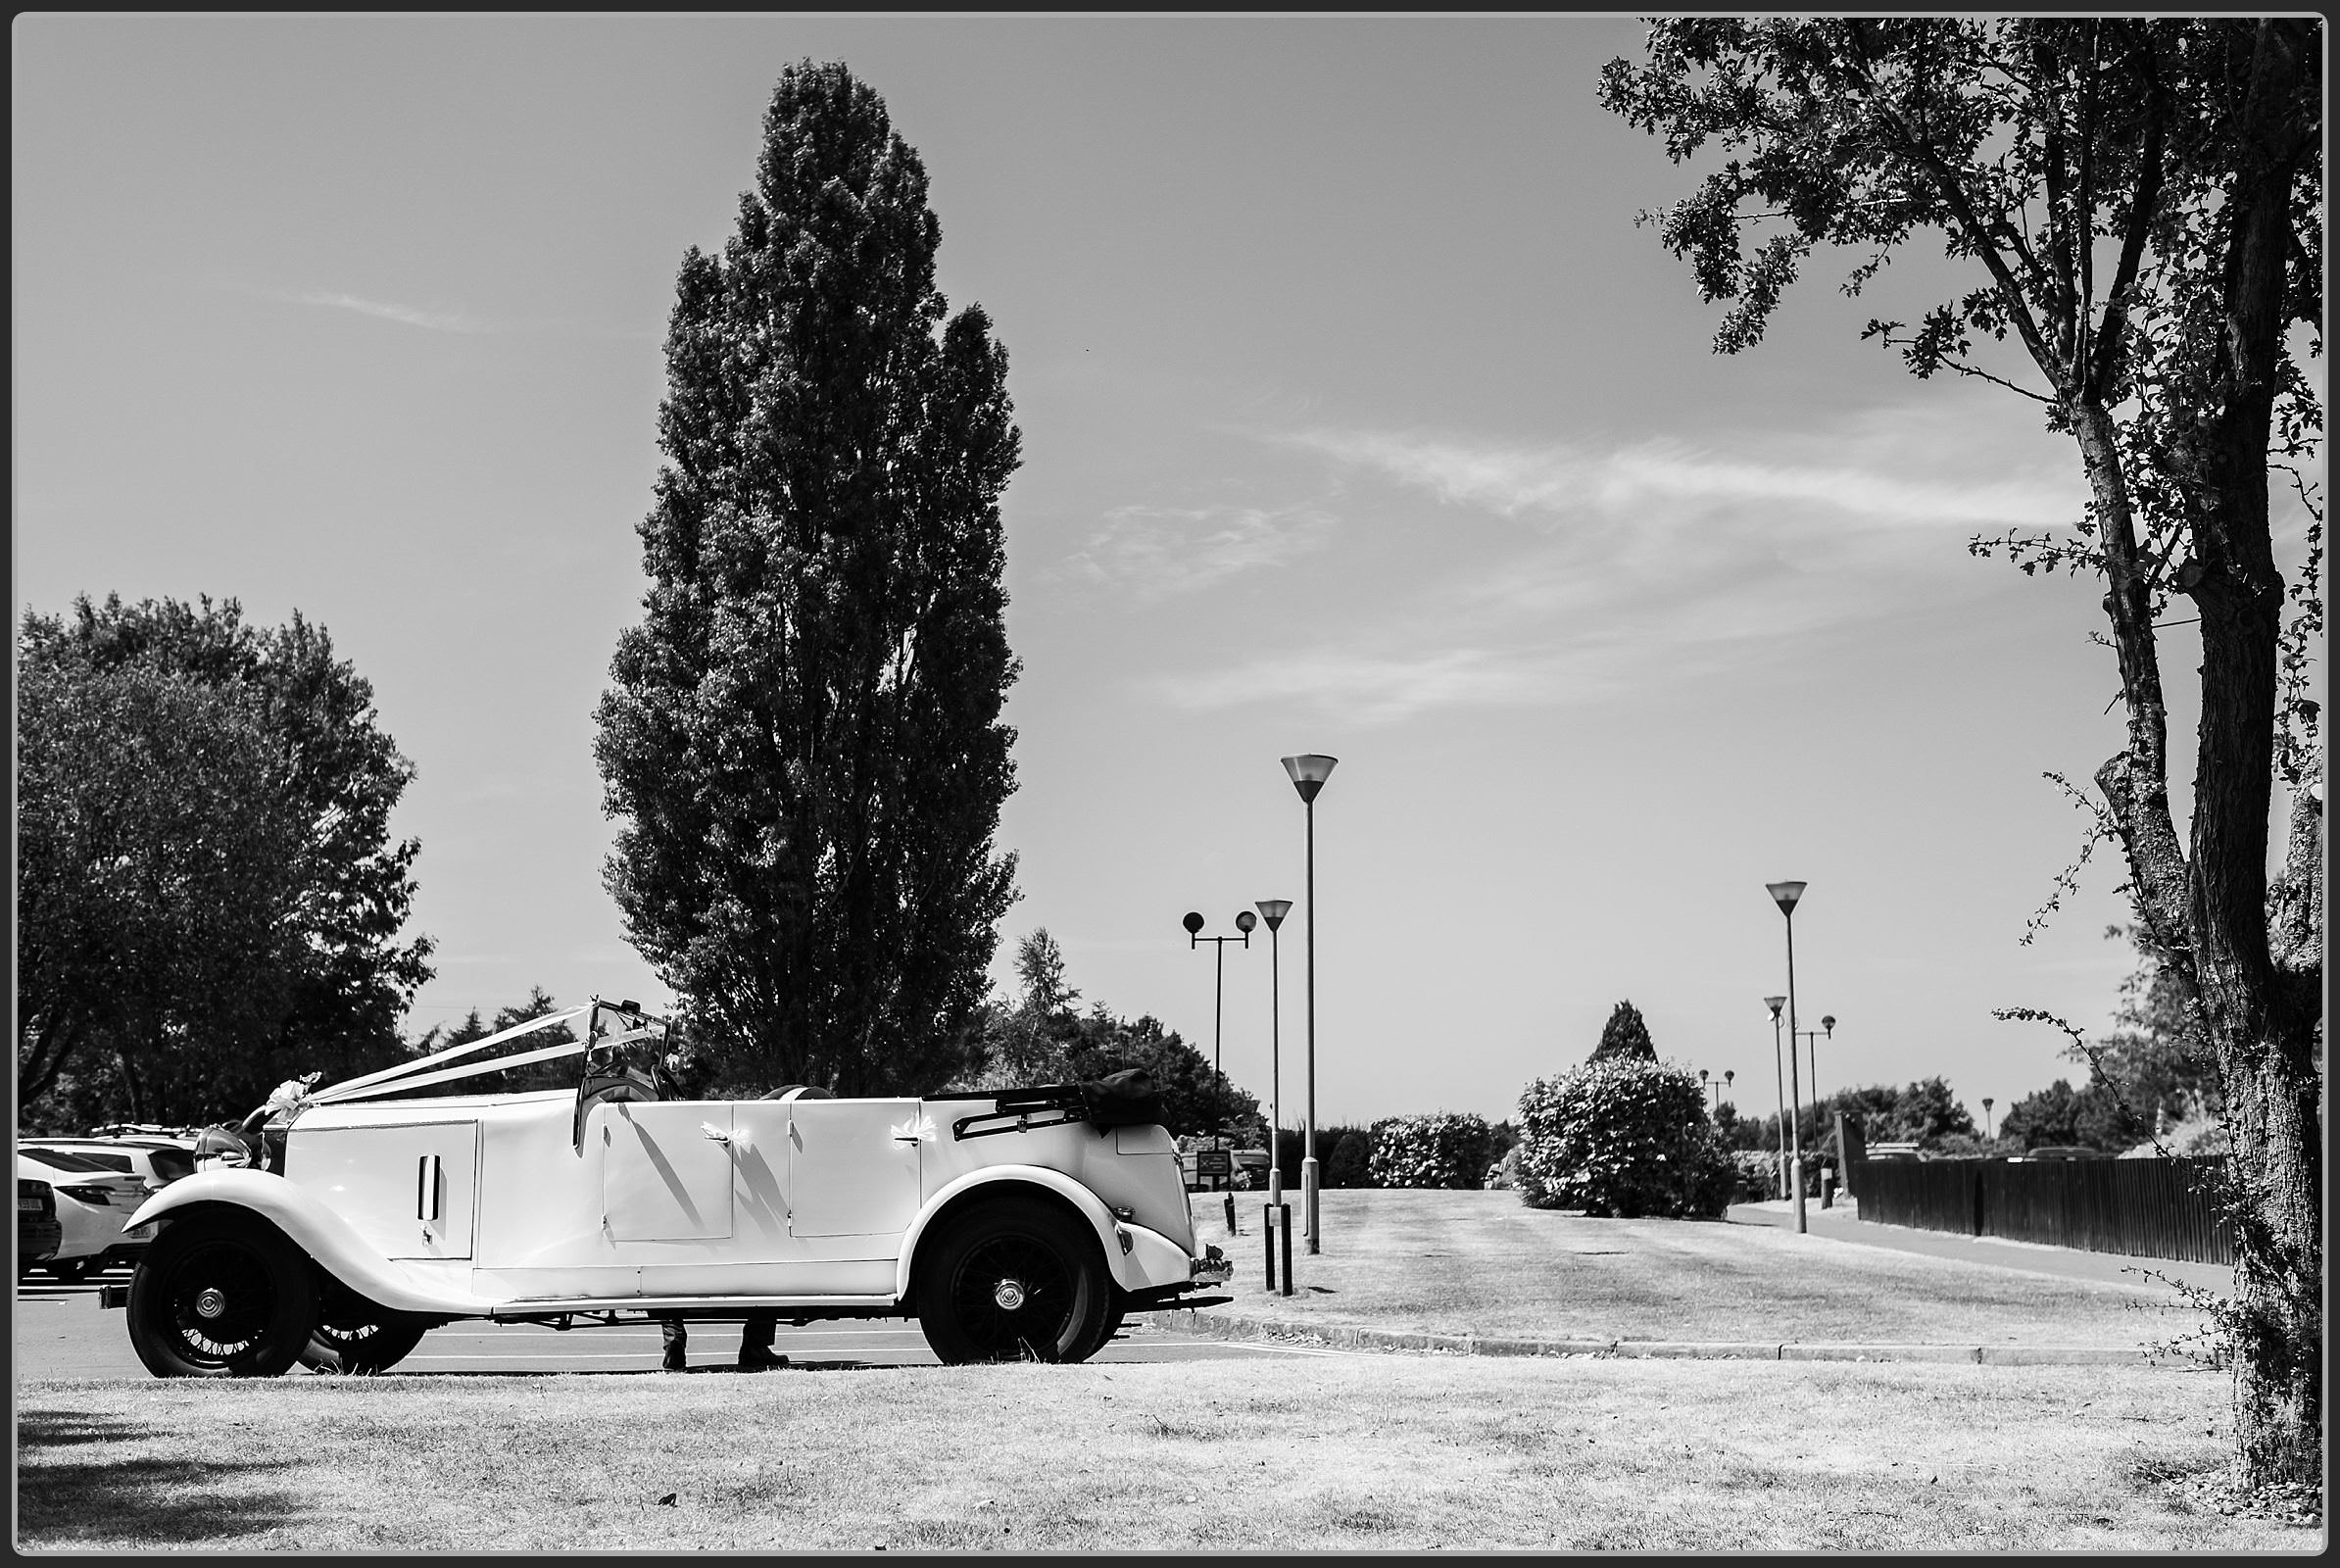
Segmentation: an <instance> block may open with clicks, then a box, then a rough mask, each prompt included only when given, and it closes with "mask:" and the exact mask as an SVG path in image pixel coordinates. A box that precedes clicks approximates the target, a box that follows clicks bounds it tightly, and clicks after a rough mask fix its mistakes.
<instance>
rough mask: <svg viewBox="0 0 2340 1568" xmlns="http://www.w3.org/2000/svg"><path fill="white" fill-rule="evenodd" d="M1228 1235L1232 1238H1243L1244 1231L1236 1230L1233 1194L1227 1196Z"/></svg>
mask: <svg viewBox="0 0 2340 1568" xmlns="http://www.w3.org/2000/svg"><path fill="white" fill-rule="evenodd" d="M1227 1234H1228V1235H1230V1236H1241V1235H1242V1234H1243V1232H1242V1231H1240V1230H1238V1229H1237V1228H1236V1224H1235V1195H1234V1194H1233V1193H1229V1194H1228V1195H1227Z"/></svg>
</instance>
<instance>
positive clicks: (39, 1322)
mask: <svg viewBox="0 0 2340 1568" xmlns="http://www.w3.org/2000/svg"><path fill="white" fill-rule="evenodd" d="M128 1279H129V1274H128V1272H127V1271H126V1270H116V1271H114V1272H112V1273H109V1274H106V1275H104V1276H103V1277H102V1281H103V1282H104V1283H109V1284H122V1283H125V1282H127V1280H128ZM99 1283H100V1281H88V1282H84V1283H81V1284H75V1285H59V1284H57V1283H55V1282H54V1281H51V1280H49V1279H48V1278H47V1277H46V1276H45V1275H44V1276H41V1277H39V1278H38V1279H25V1280H20V1281H19V1282H18V1285H17V1301H16V1311H15V1313H14V1319H15V1328H16V1358H15V1365H16V1376H17V1377H18V1379H19V1380H20V1381H24V1380H29V1379H56V1380H62V1381H65V1382H75V1383H79V1382H98V1381H103V1380H107V1379H112V1378H144V1377H146V1376H148V1373H147V1370H146V1368H145V1367H144V1366H143V1365H141V1364H140V1362H139V1360H138V1357H137V1354H136V1352H135V1351H133V1350H132V1349H131V1348H130V1339H129V1330H128V1328H127V1326H126V1325H125V1324H124V1322H123V1314H122V1312H121V1311H119V1310H115V1311H107V1310H104V1309H102V1308H100V1307H99V1306H98V1304H97V1286H98V1284H99ZM739 1343H740V1342H739V1328H738V1326H737V1325H736V1324H729V1323H708V1324H702V1325H697V1326H695V1327H694V1328H693V1329H692V1331H691V1350H690V1359H691V1372H692V1373H693V1374H713V1375H729V1374H732V1373H733V1372H734V1370H735V1369H734V1368H733V1366H732V1358H733V1357H734V1356H735V1355H737V1354H738V1353H739ZM773 1345H774V1348H776V1349H778V1350H779V1351H780V1353H781V1354H783V1355H786V1356H788V1357H789V1358H790V1359H791V1360H793V1361H795V1362H797V1363H798V1364H799V1365H802V1366H804V1367H808V1368H816V1369H817V1368H831V1369H835V1368H844V1367H874V1366H934V1365H936V1364H938V1363H937V1362H936V1360H935V1356H934V1352H933V1351H932V1350H930V1349H928V1348H927V1346H926V1340H925V1337H924V1336H923V1335H921V1334H920V1333H919V1332H918V1326H917V1325H916V1324H915V1323H902V1322H891V1321H866V1322H835V1323H814V1324H811V1325H809V1326H807V1327H805V1328H801V1329H794V1328H789V1327H787V1326H786V1325H782V1327H781V1329H780V1332H779V1334H778V1335H777V1337H776V1338H775V1340H774V1342H773ZM1358 1353H1364V1352H1358V1351H1351V1350H1331V1349H1322V1348H1302V1347H1296V1346H1279V1345H1259V1344H1247V1343H1242V1342H1235V1341H1228V1340H1214V1339H1202V1338H1198V1337H1196V1336H1194V1335H1190V1334H1174V1333H1171V1332H1168V1331H1166V1330H1164V1329H1161V1328H1157V1327H1154V1326H1152V1325H1151V1324H1149V1323H1147V1322H1146V1319H1144V1318H1143V1317H1141V1318H1135V1319H1132V1320H1131V1323H1130V1325H1129V1326H1128V1327H1127V1328H1125V1329H1124V1330H1123V1331H1122V1332H1121V1333H1120V1334H1119V1335H1117V1336H1115V1337H1114V1340H1113V1343H1112V1344H1110V1345H1108V1346H1106V1347H1105V1348H1103V1349H1101V1350H1099V1351H1098V1352H1097V1355H1096V1356H1095V1357H1094V1359H1096V1360H1098V1361H1240V1360H1260V1359H1265V1358H1268V1357H1272V1356H1283V1357H1290V1356H1293V1355H1353V1354H1358ZM552 1372H639V1373H647V1374H649V1375H652V1376H658V1328H657V1326H656V1325H655V1324H648V1323H645V1324H636V1325H629V1326H626V1327H622V1328H577V1329H571V1330H569V1331H568V1332H566V1333H562V1332H561V1331H559V1330H556V1329H548V1328H539V1327H537V1326H536V1325H534V1324H527V1323H511V1324H484V1323H451V1324H449V1325H447V1326H446V1327H445V1328H438V1329H433V1330H431V1331H430V1333H428V1334H426V1335H424V1336H423V1337H422V1343H421V1344H420V1345H419V1346H417V1347H416V1348H414V1353H413V1354H411V1355H409V1356H408V1357H407V1358H406V1359H405V1360H403V1361H401V1362H399V1363H398V1365H397V1366H396V1367H395V1368H393V1369H392V1370H391V1372H390V1373H389V1375H390V1376H392V1377H406V1376H418V1377H428V1376H431V1375H432V1374H434V1373H436V1374H441V1375H444V1374H448V1373H507V1374H520V1375H526V1374H544V1373H552ZM294 1375H296V1376H298V1375H301V1374H299V1373H298V1372H297V1371H296V1373H295V1374H294Z"/></svg>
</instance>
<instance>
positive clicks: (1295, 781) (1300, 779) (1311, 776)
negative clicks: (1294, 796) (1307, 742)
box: [1284, 752, 1340, 801]
mask: <svg viewBox="0 0 2340 1568" xmlns="http://www.w3.org/2000/svg"><path fill="white" fill-rule="evenodd" d="M1339 760H1340V759H1339V758H1337V757H1319V756H1318V755H1316V754H1315V753H1314V752H1310V753H1307V754H1306V755H1304V756H1300V757H1287V758H1286V759H1284V771H1285V772H1287V773H1290V774H1291V775H1292V788H1293V789H1295V790H1298V791H1299V792H1300V799H1301V800H1303V801H1313V800H1315V799H1316V792H1317V791H1318V790H1321V789H1323V788H1324V787H1325V780H1326V779H1328V778H1331V777H1332V776H1333V764H1334V763H1335V762H1337V761H1339Z"/></svg>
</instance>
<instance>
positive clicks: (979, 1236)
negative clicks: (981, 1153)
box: [917, 1198, 1113, 1366]
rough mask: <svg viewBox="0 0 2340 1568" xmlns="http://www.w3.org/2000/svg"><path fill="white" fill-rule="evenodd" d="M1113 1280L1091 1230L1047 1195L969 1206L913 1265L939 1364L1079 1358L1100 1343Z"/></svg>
mask: <svg viewBox="0 0 2340 1568" xmlns="http://www.w3.org/2000/svg"><path fill="white" fill-rule="evenodd" d="M1112 1293H1113V1282H1112V1280H1111V1279H1110V1278H1108V1277H1107V1276H1106V1274H1105V1265H1104V1260H1103V1258H1102V1257H1100V1256H1099V1255H1098V1253H1097V1241H1096V1238H1094V1237H1092V1236H1091V1235H1090V1234H1089V1233H1088V1228H1087V1227H1086V1226H1084V1225H1082V1224H1081V1223H1080V1222H1079V1221H1078V1220H1076V1219H1074V1218H1073V1217H1072V1216H1070V1215H1068V1214H1066V1213H1065V1212H1064V1211H1063V1210H1062V1209H1059V1208H1055V1207H1053V1206H1051V1205H1049V1204H1048V1203H1046V1202H1042V1201H1037V1200H1034V1199H1028V1198H1002V1199H999V1200H997V1201H992V1202H988V1203H985V1204H983V1205H982V1206H980V1207H978V1208H975V1209H971V1210H969V1211H968V1212H966V1213H965V1214H962V1215H960V1216H959V1217H958V1218H957V1219H956V1220H954V1221H953V1222H952V1224H951V1229H950V1230H949V1232H947V1233H946V1234H945V1235H944V1236H943V1237H941V1238H940V1239H939V1240H938V1241H936V1242H934V1243H932V1244H931V1245H930V1248H929V1250H927V1252H926V1255H924V1256H922V1257H921V1258H920V1260H919V1265H918V1286H917V1308H918V1327H919V1329H920V1330H921V1331H922V1332H923V1333H924V1334H925V1335H926V1343H927V1344H928V1345H930V1346H932V1347H933V1348H934V1352H935V1354H936V1355H937V1356H939V1357H940V1358H941V1359H942V1360H943V1362H944V1363H945V1364H946V1365H952V1366H956V1365H960V1364H962V1363H965V1362H969V1361H1084V1360H1087V1359H1088V1358H1089V1356H1090V1355H1092V1354H1093V1353H1095V1351H1096V1350H1097V1347H1098V1346H1099V1345H1102V1344H1103V1343H1104V1336H1103V1335H1102V1334H1100V1333H1099V1332H1098V1330H1099V1329H1100V1328H1101V1327H1102V1326H1103V1324H1104V1322H1105V1319H1106V1316H1107V1314H1108V1313H1109V1312H1110V1311H1111V1310H1112Z"/></svg>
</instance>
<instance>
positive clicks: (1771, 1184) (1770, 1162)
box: [1731, 1149, 1779, 1203]
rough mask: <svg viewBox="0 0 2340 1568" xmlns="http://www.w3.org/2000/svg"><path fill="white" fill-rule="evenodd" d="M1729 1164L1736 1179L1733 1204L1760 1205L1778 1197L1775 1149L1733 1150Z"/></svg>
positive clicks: (1777, 1164)
mask: <svg viewBox="0 0 2340 1568" xmlns="http://www.w3.org/2000/svg"><path fill="white" fill-rule="evenodd" d="M1731 1167H1732V1170H1733V1171H1734V1173H1735V1174H1736V1176H1737V1178H1738V1190H1737V1192H1735V1193H1734V1194H1732V1195H1731V1201H1732V1202H1734V1203H1760V1202H1764V1201H1767V1200H1769V1199H1774V1198H1777V1197H1779V1151H1778V1150H1776V1149H1734V1150H1732V1151H1731Z"/></svg>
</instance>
